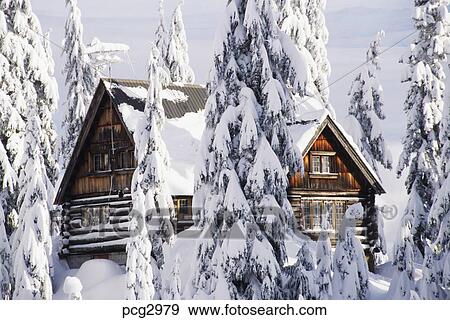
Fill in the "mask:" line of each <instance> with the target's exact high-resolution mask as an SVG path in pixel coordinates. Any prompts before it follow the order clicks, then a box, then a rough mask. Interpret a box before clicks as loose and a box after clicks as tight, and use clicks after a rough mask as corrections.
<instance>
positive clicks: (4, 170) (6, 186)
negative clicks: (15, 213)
mask: <svg viewBox="0 0 450 320" xmlns="http://www.w3.org/2000/svg"><path fill="white" fill-rule="evenodd" d="M0 103H1V102H0ZM16 183H17V176H16V174H15V172H14V170H13V168H12V166H11V164H10V163H9V159H8V155H7V153H6V150H5V148H4V146H3V143H2V142H1V140H0V300H5V299H9V298H10V293H11V292H9V290H10V286H11V282H12V281H11V280H12V274H11V270H12V267H11V248H10V245H9V240H8V234H7V232H6V216H5V211H4V208H3V207H4V206H5V205H6V206H7V205H8V204H7V203H6V201H7V199H5V196H6V197H7V198H9V194H10V193H12V192H13V191H14V188H15V187H16Z"/></svg>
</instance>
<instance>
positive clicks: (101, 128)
mask: <svg viewBox="0 0 450 320" xmlns="http://www.w3.org/2000/svg"><path fill="white" fill-rule="evenodd" d="M107 97H108V96H107V95H105V96H104V98H103V99H102V102H101V105H100V107H99V110H98V112H97V114H96V116H95V120H94V123H93V126H92V129H91V131H90V132H89V135H88V139H87V140H86V143H85V145H84V146H83V148H82V151H81V154H80V158H79V161H78V163H77V164H76V169H75V175H74V177H73V178H72V179H73V181H72V183H71V187H70V192H69V194H68V196H69V198H70V199H76V198H80V197H86V196H101V195H109V194H117V193H118V192H119V191H123V190H130V186H131V179H132V176H133V171H134V167H135V163H133V165H132V166H131V167H130V168H125V169H124V168H120V169H118V168H117V165H116V163H117V159H118V158H117V157H118V156H119V155H120V153H121V152H131V153H132V152H133V151H134V145H133V142H132V141H131V140H130V138H129V136H128V134H127V132H126V129H125V127H124V126H123V125H122V123H121V121H120V119H119V117H118V115H117V112H116V110H115V109H114V108H113V107H112V104H111V102H110V100H109V99H108V98H107ZM113 147H114V148H113ZM94 154H107V155H108V157H109V162H110V168H109V169H107V170H104V171H101V172H96V171H95V170H94V163H93V155H94ZM133 162H134V160H133Z"/></svg>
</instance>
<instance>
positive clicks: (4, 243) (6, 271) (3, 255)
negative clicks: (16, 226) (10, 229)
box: [0, 204, 12, 300]
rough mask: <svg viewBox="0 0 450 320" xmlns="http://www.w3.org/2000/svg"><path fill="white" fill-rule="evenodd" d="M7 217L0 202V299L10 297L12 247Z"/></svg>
mask: <svg viewBox="0 0 450 320" xmlns="http://www.w3.org/2000/svg"><path fill="white" fill-rule="evenodd" d="M5 224H6V219H5V212H4V211H3V207H2V205H1V204H0V300H6V299H9V295H10V292H9V288H10V286H11V282H12V281H11V280H12V275H11V269H12V268H11V248H10V246H9V241H8V237H7V234H6V228H5Z"/></svg>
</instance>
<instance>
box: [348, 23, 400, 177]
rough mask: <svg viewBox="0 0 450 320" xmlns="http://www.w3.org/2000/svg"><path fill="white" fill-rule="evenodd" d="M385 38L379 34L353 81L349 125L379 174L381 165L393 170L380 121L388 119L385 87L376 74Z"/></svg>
mask: <svg viewBox="0 0 450 320" xmlns="http://www.w3.org/2000/svg"><path fill="white" fill-rule="evenodd" d="M383 37H384V31H381V32H378V34H377V36H376V38H375V40H374V41H372V42H371V43H370V48H369V50H368V51H367V54H366V62H367V63H366V65H364V66H363V67H362V69H361V72H359V73H358V75H357V76H356V78H355V80H353V83H352V87H351V89H350V92H349V96H350V107H349V109H348V114H349V115H348V119H347V120H348V121H349V122H350V123H349V126H351V127H353V129H352V130H350V131H354V130H357V129H356V128H359V129H361V132H360V133H358V134H357V137H355V138H356V139H355V142H356V143H357V144H358V145H359V147H360V149H361V151H362V152H363V154H364V157H365V158H366V159H367V161H369V163H370V164H371V165H372V168H374V169H375V170H376V171H377V172H378V163H379V164H381V165H382V166H383V167H385V168H386V169H392V156H391V154H390V151H389V150H388V148H387V145H386V141H385V140H384V137H383V132H382V127H381V120H384V119H385V118H386V116H385V115H384V112H383V106H384V101H383V88H382V86H381V85H380V83H379V81H378V79H377V71H378V70H380V69H381V67H380V61H379V55H380V52H381V50H380V45H381V41H382V39H383ZM355 121H356V122H357V123H358V125H356V124H355V123H354V122H355Z"/></svg>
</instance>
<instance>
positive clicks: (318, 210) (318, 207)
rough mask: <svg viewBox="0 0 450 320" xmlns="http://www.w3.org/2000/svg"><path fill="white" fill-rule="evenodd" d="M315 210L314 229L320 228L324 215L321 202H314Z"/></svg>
mask: <svg viewBox="0 0 450 320" xmlns="http://www.w3.org/2000/svg"><path fill="white" fill-rule="evenodd" d="M313 208H314V215H313V218H314V224H313V228H314V229H316V228H320V218H321V215H322V210H321V209H322V208H321V203H320V202H313Z"/></svg>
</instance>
